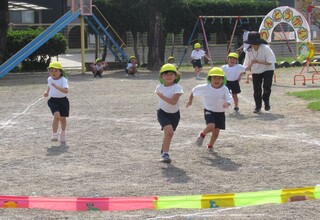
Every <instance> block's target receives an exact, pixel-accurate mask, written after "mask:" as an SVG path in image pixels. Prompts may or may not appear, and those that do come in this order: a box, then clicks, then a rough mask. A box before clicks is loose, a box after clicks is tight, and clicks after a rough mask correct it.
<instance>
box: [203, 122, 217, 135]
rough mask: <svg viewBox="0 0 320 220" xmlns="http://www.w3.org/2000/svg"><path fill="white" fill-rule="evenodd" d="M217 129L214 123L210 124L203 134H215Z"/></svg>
mask: <svg viewBox="0 0 320 220" xmlns="http://www.w3.org/2000/svg"><path fill="white" fill-rule="evenodd" d="M215 127H216V126H215V124H214V123H209V124H207V127H206V128H205V129H204V130H203V131H202V132H201V133H203V134H204V135H207V134H208V133H210V132H213V131H214V129H215Z"/></svg>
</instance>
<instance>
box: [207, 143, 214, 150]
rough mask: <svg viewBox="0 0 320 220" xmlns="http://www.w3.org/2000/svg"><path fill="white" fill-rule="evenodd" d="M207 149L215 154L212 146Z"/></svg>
mask: <svg viewBox="0 0 320 220" xmlns="http://www.w3.org/2000/svg"><path fill="white" fill-rule="evenodd" d="M207 149H208V151H209V152H213V146H210V145H209V144H208V146H207Z"/></svg>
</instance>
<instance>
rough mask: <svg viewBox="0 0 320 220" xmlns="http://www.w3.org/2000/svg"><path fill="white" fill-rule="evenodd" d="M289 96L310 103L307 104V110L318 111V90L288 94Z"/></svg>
mask: <svg viewBox="0 0 320 220" xmlns="http://www.w3.org/2000/svg"><path fill="white" fill-rule="evenodd" d="M288 94H289V95H290V96H295V97H298V98H302V99H304V100H307V101H312V102H310V103H309V104H308V108H309V109H311V110H313V111H320V90H308V91H302V92H291V93H288Z"/></svg>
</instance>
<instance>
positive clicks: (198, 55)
mask: <svg viewBox="0 0 320 220" xmlns="http://www.w3.org/2000/svg"><path fill="white" fill-rule="evenodd" d="M203 57H205V58H207V59H208V60H211V59H210V57H208V56H207V55H206V53H205V51H204V50H202V49H201V44H199V43H195V44H194V50H193V51H192V52H191V59H192V65H193V68H194V72H195V74H196V79H201V78H200V72H201V70H202V64H201V59H202V58H203Z"/></svg>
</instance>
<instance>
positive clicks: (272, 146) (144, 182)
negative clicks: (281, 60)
mask: <svg viewBox="0 0 320 220" xmlns="http://www.w3.org/2000/svg"><path fill="white" fill-rule="evenodd" d="M207 71H208V69H205V71H204V72H207ZM299 72H300V68H287V69H278V70H277V71H276V73H277V82H276V83H274V85H273V90H272V95H271V111H269V112H264V111H262V113H261V114H253V113H252V110H253V109H254V101H253V97H252V84H251V83H250V84H246V83H245V78H244V79H243V80H242V81H241V89H242V93H241V94H240V96H239V107H240V113H239V114H235V113H233V111H232V109H230V110H228V111H227V113H226V115H227V124H226V130H225V131H221V133H220V137H219V139H218V140H217V142H216V145H215V152H214V153H209V152H208V151H207V150H206V148H205V146H203V147H197V146H196V145H195V139H196V136H197V134H198V133H199V131H200V130H201V129H203V128H204V126H205V123H204V119H203V110H202V106H201V101H200V100H199V99H195V100H194V104H193V106H192V107H191V108H188V109H186V108H185V104H186V103H187V99H188V97H189V95H190V92H191V89H192V88H193V87H194V86H196V85H197V84H200V83H205V80H202V81H199V80H195V79H194V74H193V70H192V69H190V70H189V71H183V72H182V80H181V82H180V84H181V85H182V86H183V88H184V91H185V94H184V95H183V96H182V97H181V99H180V102H181V121H180V124H179V126H178V129H177V131H176V133H175V135H174V138H173V142H172V146H171V151H170V156H171V159H172V164H169V165H168V164H163V163H160V162H158V160H159V159H160V147H161V143H162V138H163V133H162V131H161V130H160V125H159V124H158V122H157V118H156V109H157V103H158V97H157V96H156V95H155V94H154V89H155V87H156V85H157V84H158V73H157V72H148V71H141V72H140V75H139V77H137V78H128V79H126V78H124V72H123V71H112V72H105V74H104V75H103V78H101V79H100V78H93V77H92V75H91V74H90V73H89V72H88V73H86V74H85V75H83V74H80V73H79V72H77V71H73V72H71V75H70V77H69V83H70V93H69V100H70V103H71V112H70V117H69V118H68V127H67V135H68V140H67V143H66V145H59V143H52V142H50V136H51V122H52V116H51V114H50V111H49V108H48V107H47V104H46V99H45V98H43V97H42V94H43V92H44V91H45V89H46V79H47V77H48V73H45V72H42V73H10V74H8V75H6V76H5V77H4V78H2V79H0V102H1V108H0V136H1V142H0V143H1V144H0V145H1V147H0V155H1V156H0V162H1V179H0V195H20V196H46V197H51V196H54V197H127V196H165V195H198V194H219V193H236V192H253V191H266V190H276V189H282V188H295V187H305V186H315V185H317V184H320V167H319V148H320V135H319V119H320V112H312V111H310V110H308V109H307V108H306V105H307V102H306V101H304V100H301V99H298V98H295V97H293V96H288V95H287V93H288V92H292V91H302V90H306V89H319V87H320V81H316V82H315V84H312V83H311V82H310V81H308V82H307V85H305V86H303V85H301V82H299V83H298V84H297V85H293V75H294V74H298V73H299ZM202 76H203V77H205V73H203V74H202ZM206 141H207V140H205V142H204V143H206ZM319 205H320V201H319V200H313V201H303V202H294V203H288V204H270V205H261V206H251V207H233V208H217V209H167V210H139V211H121V212H67V211H48V210H36V209H0V219H1V220H2V219H319V218H320V212H319Z"/></svg>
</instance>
